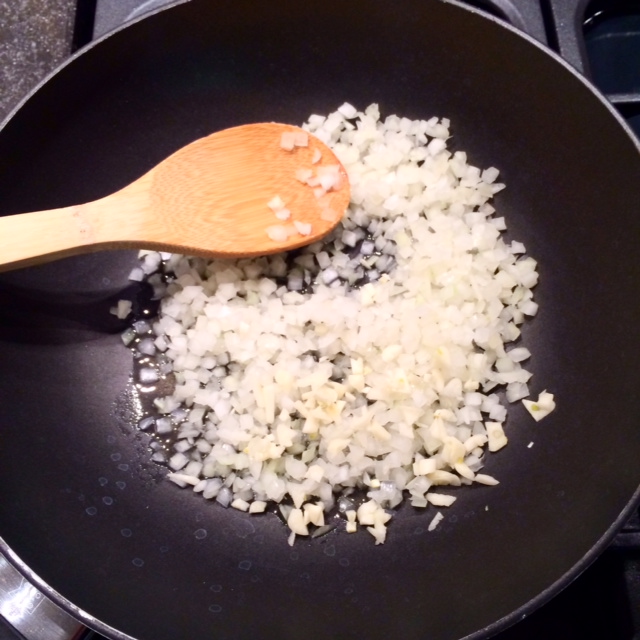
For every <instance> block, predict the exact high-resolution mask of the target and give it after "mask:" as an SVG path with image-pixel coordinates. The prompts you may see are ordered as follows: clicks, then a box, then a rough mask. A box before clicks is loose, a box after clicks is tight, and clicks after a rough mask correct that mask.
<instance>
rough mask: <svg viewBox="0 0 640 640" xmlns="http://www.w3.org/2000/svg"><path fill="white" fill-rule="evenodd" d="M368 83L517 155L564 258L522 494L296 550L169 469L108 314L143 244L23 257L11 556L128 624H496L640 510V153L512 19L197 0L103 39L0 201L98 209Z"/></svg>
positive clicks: (382, 95) (441, 639) (536, 229)
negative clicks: (186, 148)
mask: <svg viewBox="0 0 640 640" xmlns="http://www.w3.org/2000/svg"><path fill="white" fill-rule="evenodd" d="M345 100H347V101H349V102H351V103H352V104H354V105H356V106H357V107H358V108H362V109H363V108H365V107H366V106H367V105H368V104H370V103H372V102H377V103H379V105H380V108H381V111H382V112H383V114H386V115H388V114H392V113H397V114H398V115H402V116H407V117H410V118H428V117H431V116H433V115H437V116H439V117H447V118H450V119H451V121H452V132H453V136H454V137H453V144H454V147H455V148H459V149H464V150H466V151H467V152H468V154H469V158H470V162H472V163H473V164H476V165H477V166H491V165H493V166H496V167H498V168H500V169H501V172H502V178H503V179H504V181H505V182H506V184H507V185H508V186H507V189H506V190H505V191H503V192H501V193H500V194H499V195H498V196H497V197H496V201H495V203H496V206H497V207H498V209H499V211H500V213H501V215H504V216H505V218H506V219H507V222H508V225H509V229H510V233H511V234H512V236H513V238H515V239H518V240H521V241H522V242H524V244H525V245H526V247H527V250H528V253H529V254H530V255H532V256H533V257H535V258H536V259H537V260H538V263H539V272H540V284H539V285H538V287H537V289H536V299H537V301H538V302H539V303H540V313H539V314H538V316H536V317H535V319H534V320H533V321H532V322H530V323H529V324H528V326H527V327H526V330H525V331H526V334H525V338H526V341H527V344H528V345H530V348H531V350H532V352H533V353H534V357H533V358H532V362H531V365H530V368H531V370H532V371H533V372H534V378H533V381H534V382H533V385H532V393H533V395H534V396H537V394H538V393H539V392H540V391H542V390H543V389H545V388H548V389H549V390H550V391H552V392H553V393H554V394H555V396H556V399H557V405H558V406H557V409H556V411H555V412H554V413H553V414H551V416H549V417H548V418H547V419H545V420H544V421H543V422H541V423H539V424H534V423H533V421H532V420H531V419H530V418H528V416H527V415H525V412H524V410H523V409H522V408H521V407H513V409H512V410H511V411H510V417H509V420H508V423H507V427H506V428H507V432H508V436H509V439H510V443H509V446H508V447H507V448H506V449H504V450H502V451H501V452H499V453H498V454H495V455H492V456H491V457H490V459H489V461H488V464H487V467H486V472H487V473H490V474H492V475H495V476H497V477H498V478H499V479H500V481H501V484H500V485H498V486H496V487H480V486H478V487H473V488H469V489H465V490H461V491H459V492H458V493H457V495H458V500H457V502H456V503H455V505H453V506H452V507H451V508H450V509H449V510H448V511H447V512H446V516H445V519H444V520H443V521H442V522H441V524H440V525H439V526H438V528H437V529H436V530H435V531H432V532H429V531H428V529H427V527H428V524H429V522H430V520H431V517H432V516H433V513H434V511H433V510H432V511H430V512H427V513H423V512H421V511H419V510H415V509H412V508H411V507H408V506H405V507H403V508H401V509H400V511H399V513H398V514H397V515H396V517H395V518H394V519H393V521H392V524H391V526H390V527H389V533H388V540H387V542H386V544H384V545H383V546H377V547H376V546H374V544H373V540H372V538H371V536H369V535H368V534H366V533H364V532H362V533H360V534H357V535H346V534H337V533H336V534H333V533H332V534H328V535H327V536H324V537H322V538H319V539H316V540H303V541H300V540H299V541H298V542H297V543H296V545H295V546H294V547H293V548H291V547H289V546H288V545H287V543H286V537H287V531H286V528H285V527H284V525H283V524H282V523H281V521H280V520H279V519H278V518H277V517H276V516H275V515H265V516H263V517H257V518H252V517H250V516H249V515H247V514H244V513H241V512H238V511H235V510H232V509H229V510H225V509H223V508H221V507H219V506H218V505H215V504H212V503H210V502H206V501H204V500H203V499H201V498H200V497H199V496H196V495H193V494H191V493H190V492H185V491H181V490H180V489H178V488H177V487H175V486H174V485H173V484H172V483H170V482H168V481H166V480H165V479H163V475H164V470H163V468H161V467H158V466H156V465H154V464H153V463H151V462H150V452H149V451H148V448H147V436H146V435H144V434H140V433H139V432H137V431H136V429H135V420H136V416H137V406H136V398H135V395H134V394H133V393H132V391H131V385H130V376H131V372H132V357H131V354H130V352H129V351H128V350H127V349H126V348H124V346H123V345H122V342H121V339H120V337H119V332H120V331H121V330H122V329H123V328H124V327H123V326H122V324H120V323H119V322H118V321H117V319H116V318H114V316H112V315H110V314H109V308H110V306H112V304H113V302H114V301H115V300H117V299H118V298H120V297H123V291H124V290H125V289H128V288H130V287H135V285H133V284H132V283H130V282H129V281H128V279H127V276H128V273H129V271H130V270H131V268H132V267H133V266H134V264H135V262H136V256H135V253H134V252H103V253H96V254H93V255H90V256H84V257H77V258H69V259H65V260H61V261H59V262H56V263H53V264H49V265H46V266H40V267H34V268H30V269H25V270H22V271H16V272H12V273H5V274H3V275H2V276H1V277H0V443H1V444H0V536H1V539H0V550H2V551H3V552H4V553H5V555H7V556H8V557H9V559H10V561H11V562H12V563H14V564H15V565H16V566H17V568H18V569H19V570H20V571H21V572H22V573H24V574H25V575H26V576H27V577H28V578H29V579H31V580H33V581H34V582H35V583H36V584H37V585H38V586H40V588H41V589H42V590H43V591H44V592H45V593H46V594H47V595H49V596H50V597H51V598H52V599H53V600H54V601H55V602H57V603H58V604H60V605H61V606H62V607H63V608H65V609H67V610H68V611H70V612H71V613H73V614H74V615H76V616H77V617H78V618H79V619H81V620H82V621H84V622H85V623H86V624H87V625H88V626H90V627H92V628H94V629H96V630H98V631H99V632H100V633H101V634H103V635H105V636H107V637H110V638H114V639H124V638H136V639H138V640H176V639H179V638H190V639H194V640H196V639H205V638H206V639H211V638H220V639H222V638H233V639H238V638H279V639H289V638H290V639H298V638H305V639H314V640H315V639H327V638H337V637H340V638H372V639H373V638H388V637H400V638H404V639H405V640H413V639H429V640H454V639H458V638H463V637H469V638H481V637H487V636H489V635H491V634H492V633H495V632H496V631H498V630H500V629H502V628H504V627H506V626H507V625H509V624H511V623H513V622H515V621H517V620H519V619H521V618H522V616H524V615H526V614H528V613H530V612H531V611H533V610H534V609H535V608H536V607H538V606H539V605H541V604H542V603H544V602H546V601H547V600H549V599H550V598H551V597H552V596H553V595H554V594H556V593H557V592H558V591H559V590H560V589H561V588H562V587H564V586H566V585H567V584H568V583H569V582H571V580H572V579H573V578H574V577H576V576H577V575H578V574H579V572H580V571H582V570H583V569H584V568H586V567H587V566H588V565H589V564H590V563H591V562H592V561H593V560H594V559H595V557H596V556H597V554H598V553H599V552H600V551H601V550H603V549H604V548H605V547H606V545H607V544H608V542H609V541H610V540H611V538H612V537H613V535H614V533H615V531H616V528H617V527H618V526H619V525H620V524H621V523H623V522H624V520H625V518H626V517H627V516H628V514H629V513H630V511H631V509H632V508H633V506H634V505H635V504H637V501H638V496H639V494H638V486H639V485H640V423H639V419H638V416H639V415H640V394H638V392H637V386H638V376H637V371H638V364H637V363H638V359H639V357H640V349H639V341H638V337H637V327H638V324H639V322H640V305H639V303H638V288H639V287H640V260H639V259H638V254H637V239H638V238H639V237H640V216H639V215H638V212H639V206H640V153H639V148H638V145H637V143H636V142H635V141H634V139H633V137H632V136H631V135H630V133H629V131H628V130H627V129H626V127H625V125H624V124H623V123H622V121H621V120H620V118H619V117H618V116H617V115H616V114H615V112H614V110H613V109H612V107H611V106H610V105H609V104H607V103H606V101H605V100H603V99H602V98H601V97H600V95H599V94H597V93H596V92H595V91H594V89H593V88H592V87H591V86H590V85H589V84H588V83H587V82H586V81H585V80H584V79H583V78H581V77H580V76H579V75H577V74H576V73H575V72H574V71H572V70H571V69H570V68H569V67H568V66H567V65H566V64H565V63H563V62H562V61H560V60H559V59H558V58H557V57H555V56H553V55H551V54H549V53H548V52H547V51H545V50H544V49H542V48H541V47H540V46H539V45H537V44H536V43H534V42H533V41H532V40H531V39H528V38H527V37H524V36H522V35H519V34H518V33H516V32H515V31H513V30H512V29H510V28H508V27H505V26H503V25H501V24H499V23H498V22H497V21H494V20H492V19H489V18H486V17H483V16H481V15H480V14H478V13H475V12H473V11H470V10H468V9H465V8H462V7H460V6H457V5H456V4H454V3H448V2H442V1H439V0H402V1H401V2H393V3H392V2H384V1H381V0H352V1H350V2H341V1H338V0H323V1H322V2H317V1H316V0H308V1H307V2H294V1H286V0H273V1H272V2H254V1H251V0H233V1H232V0H192V1H191V2H187V3H183V4H179V5H177V6H174V7H172V8H170V9H168V10H165V11H161V12H159V13H157V14H155V15H153V16H151V17H149V18H146V19H144V20H142V21H140V22H138V23H136V24H134V25H132V26H129V27H126V28H125V29H123V30H121V31H119V32H117V33H115V34H113V35H111V36H109V37H108V38H106V39H104V40H102V41H99V42H98V43H96V44H95V45H91V46H90V47H89V48H88V49H87V50H86V51H84V52H83V53H82V54H81V55H78V56H76V57H75V58H74V59H73V60H72V61H71V62H70V63H69V64H67V65H66V66H64V67H63V68H62V69H60V70H59V71H58V72H57V73H56V74H55V75H54V76H53V77H52V78H50V79H49V80H48V81H47V82H46V83H45V84H43V86H41V87H40V88H39V89H38V90H37V91H36V92H35V93H34V94H33V95H32V96H31V97H30V98H29V99H28V100H27V101H26V102H25V103H24V104H23V105H22V107H21V108H20V109H19V110H18V111H17V112H16V113H15V114H14V115H13V117H11V118H10V119H9V120H8V122H6V123H5V125H4V127H3V129H2V130H1V131H0V213H1V214H4V215H9V214H13V213H18V212H23V211H36V210H39V209H46V208H52V207H59V206H64V205H70V204H74V203H78V202H82V201H88V200H92V199H96V198H99V197H101V196H104V195H106V194H108V193H111V192H113V191H115V190H117V189H118V188H120V187H123V186H124V185H126V184H128V183H129V182H131V181H132V180H133V179H135V178H136V177H138V176H140V175H141V174H142V173H144V172H145V171H146V170H148V169H149V168H150V167H151V166H153V165H154V164H156V163H157V162H158V161H160V160H161V159H162V158H164V157H165V156H167V155H168V154H169V153H171V152H172V151H174V150H175V149H177V148H179V147H180V146H182V145H184V144H186V143H188V142H190V141H191V140H193V139H195V138H198V137H200V136H203V135H206V134H208V133H211V132H213V131H215V130H217V129H221V128H224V127H229V126H234V125H239V124H242V123H247V122H257V121H265V120H274V121H281V122H291V123H301V122H303V121H304V120H305V119H306V118H307V117H308V115H309V114H311V113H329V112H330V111H332V110H335V109H336V108H337V107H338V106H339V105H341V104H342V103H343V102H344V101H345ZM0 241H1V242H11V238H2V239H0ZM128 293H131V294H132V295H135V296H136V299H142V298H143V296H144V293H145V292H144V291H143V290H142V289H141V290H140V291H137V290H135V291H134V290H131V291H128ZM140 305H143V302H140ZM530 442H533V443H534V445H533V446H532V447H528V445H529V443H530ZM203 532H204V533H203Z"/></svg>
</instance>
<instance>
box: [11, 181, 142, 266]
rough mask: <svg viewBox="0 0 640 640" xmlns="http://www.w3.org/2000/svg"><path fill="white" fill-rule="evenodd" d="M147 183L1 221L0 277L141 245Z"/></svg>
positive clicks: (12, 216)
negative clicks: (139, 233) (60, 260)
mask: <svg viewBox="0 0 640 640" xmlns="http://www.w3.org/2000/svg"><path fill="white" fill-rule="evenodd" d="M145 178H146V176H145ZM145 178H142V179H140V180H139V181H137V182H136V183H133V184H132V185H129V187H126V188H125V189H123V190H121V191H118V192H116V193H114V194H112V195H110V196H107V197H105V198H101V199H100V200H95V201H93V202H88V203H86V204H80V205H73V206H70V207H62V208H60V209H49V210H46V211H36V212H33V213H20V214H16V215H11V216H3V217H0V272H2V271H8V270H10V269H17V268H20V267H29V266H32V265H36V264H41V263H43V262H50V261H51V260H55V259H57V258H64V257H67V256H72V255H77V254H81V253H90V252H92V251H98V250H100V249H121V248H125V247H131V246H134V245H135V246H139V243H135V241H134V240H135V238H136V235H137V233H136V231H137V229H138V228H139V227H140V220H141V216H142V215H143V214H144V212H145V211H146V205H147V202H148V194H147V191H146V188H145V187H146V185H145Z"/></svg>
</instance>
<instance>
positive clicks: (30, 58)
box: [0, 0, 76, 122]
mask: <svg viewBox="0 0 640 640" xmlns="http://www.w3.org/2000/svg"><path fill="white" fill-rule="evenodd" d="M75 10H76V1H75V0H46V1H45V2H43V0H21V1H20V2H16V0H0V122H2V121H3V120H4V119H5V117H6V116H7V115H8V114H9V113H10V112H11V110H12V109H13V108H14V107H15V106H16V105H17V104H18V103H19V102H20V100H22V98H24V96H25V95H27V93H29V91H31V89H32V88H33V87H35V86H36V85H37V84H38V83H39V82H40V81H41V80H42V79H43V78H45V77H46V76H47V75H48V74H49V73H50V72H51V71H53V70H54V69H55V68H56V67H57V66H58V65H59V64H60V63H61V62H63V61H64V60H65V59H66V58H67V57H68V56H69V55H70V53H71V47H72V38H73V25H74V17H75Z"/></svg>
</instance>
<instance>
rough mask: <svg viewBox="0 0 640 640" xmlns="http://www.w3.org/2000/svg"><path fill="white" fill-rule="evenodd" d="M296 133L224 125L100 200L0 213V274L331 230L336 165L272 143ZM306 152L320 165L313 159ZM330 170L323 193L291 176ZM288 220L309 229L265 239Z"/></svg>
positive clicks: (227, 251)
mask: <svg viewBox="0 0 640 640" xmlns="http://www.w3.org/2000/svg"><path fill="white" fill-rule="evenodd" d="M301 131H302V130H301V129H299V128H297V127H294V126H292V125H285V124H278V123H259V124H250V125H243V126H240V127H234V128H232V129H225V130H223V131H219V132H217V133H214V134H213V135H210V136H208V137H206V138H201V139H200V140H196V141H195V142H192V143H191V144H189V145H187V146H186V147H183V148H182V149H180V150H178V151H176V152H175V153H174V154H173V155H171V156H169V157H168V158H167V159H166V160H164V161H163V162H161V163H160V164H158V165H157V166H156V167H154V168H153V169H151V170H150V171H149V172H148V173H146V174H145V175H143V176H142V177H141V178H139V179H138V180H136V181H135V182H133V183H131V184H130V185H129V186H127V187H125V188H124V189H122V190H120V191H117V192H116V193H114V194H112V195H109V196H107V197H105V198H101V199H100V200H95V201H93V202H89V203H86V204H80V205H75V206H70V207H63V208H60V209H51V210H48V211H38V212H35V213H23V214H18V215H12V216H5V217H0V271H6V270H8V269H15V268H18V267H25V266H29V265H33V264H38V263H41V262H47V261H50V260H54V259H56V258H61V257H64V256H69V255H74V254H78V253H89V252H92V251H97V250H100V249H121V248H136V249H156V250H159V251H171V252H175V253H183V254H187V255H201V256H205V257H224V258H240V257H250V256H258V255H265V254H270V253H277V252H280V251H286V250H289V249H294V248H296V247H300V246H303V245H305V244H310V243H311V242H314V241H316V240H318V239H319V238H321V237H322V236H324V235H326V234H327V233H328V232H329V231H331V229H333V228H334V227H335V226H336V225H337V224H338V222H339V221H340V219H341V218H342V215H343V214H344V212H345V210H346V208H347V206H348V204H349V197H350V191H349V183H348V179H347V176H346V173H345V171H344V168H343V167H342V165H340V163H339V161H338V160H337V158H336V157H335V155H334V154H333V152H332V151H331V150H330V149H329V148H328V147H327V146H326V145H324V144H323V143H322V142H321V141H320V140H318V139H317V138H316V137H315V136H313V135H311V134H308V146H296V147H294V149H293V150H291V151H287V150H285V149H283V148H282V147H281V139H282V133H283V132H301ZM316 150H319V153H320V160H318V161H317V162H315V163H313V160H314V159H316V160H317V156H318V153H316ZM335 165H338V167H339V171H340V174H341V178H342V180H341V184H340V185H339V186H335V187H334V188H333V189H331V190H330V191H328V192H327V193H326V194H325V195H322V196H318V195H317V193H315V192H314V188H313V187H311V186H309V185H307V184H304V183H303V182H301V181H300V180H299V179H297V178H296V172H297V170H298V169H301V168H302V169H305V168H306V169H311V170H312V171H313V175H314V176H315V175H317V172H318V168H319V167H329V166H335ZM321 171H322V170H321ZM325 171H326V169H325ZM275 196H279V197H280V198H281V199H282V200H283V202H284V204H285V207H286V208H287V209H288V210H289V211H290V212H291V217H290V219H288V220H284V221H283V220H279V219H278V218H277V217H276V215H275V213H274V211H273V210H272V209H270V208H269V207H268V206H267V203H269V202H270V201H271V200H272V199H273V198H274V197H275ZM327 212H329V213H327ZM331 212H333V214H332V213H331ZM328 218H332V219H331V220H330V219H328ZM294 221H298V222H301V223H304V224H307V223H308V224H311V233H310V234H309V235H301V234H300V233H297V232H296V233H293V234H292V235H290V236H289V237H288V239H287V240H286V241H282V242H276V241H274V240H272V239H271V238H270V237H269V235H268V234H267V229H268V228H269V227H272V226H274V225H284V226H286V227H288V228H289V229H294V227H293V226H292V225H293V222H294Z"/></svg>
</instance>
